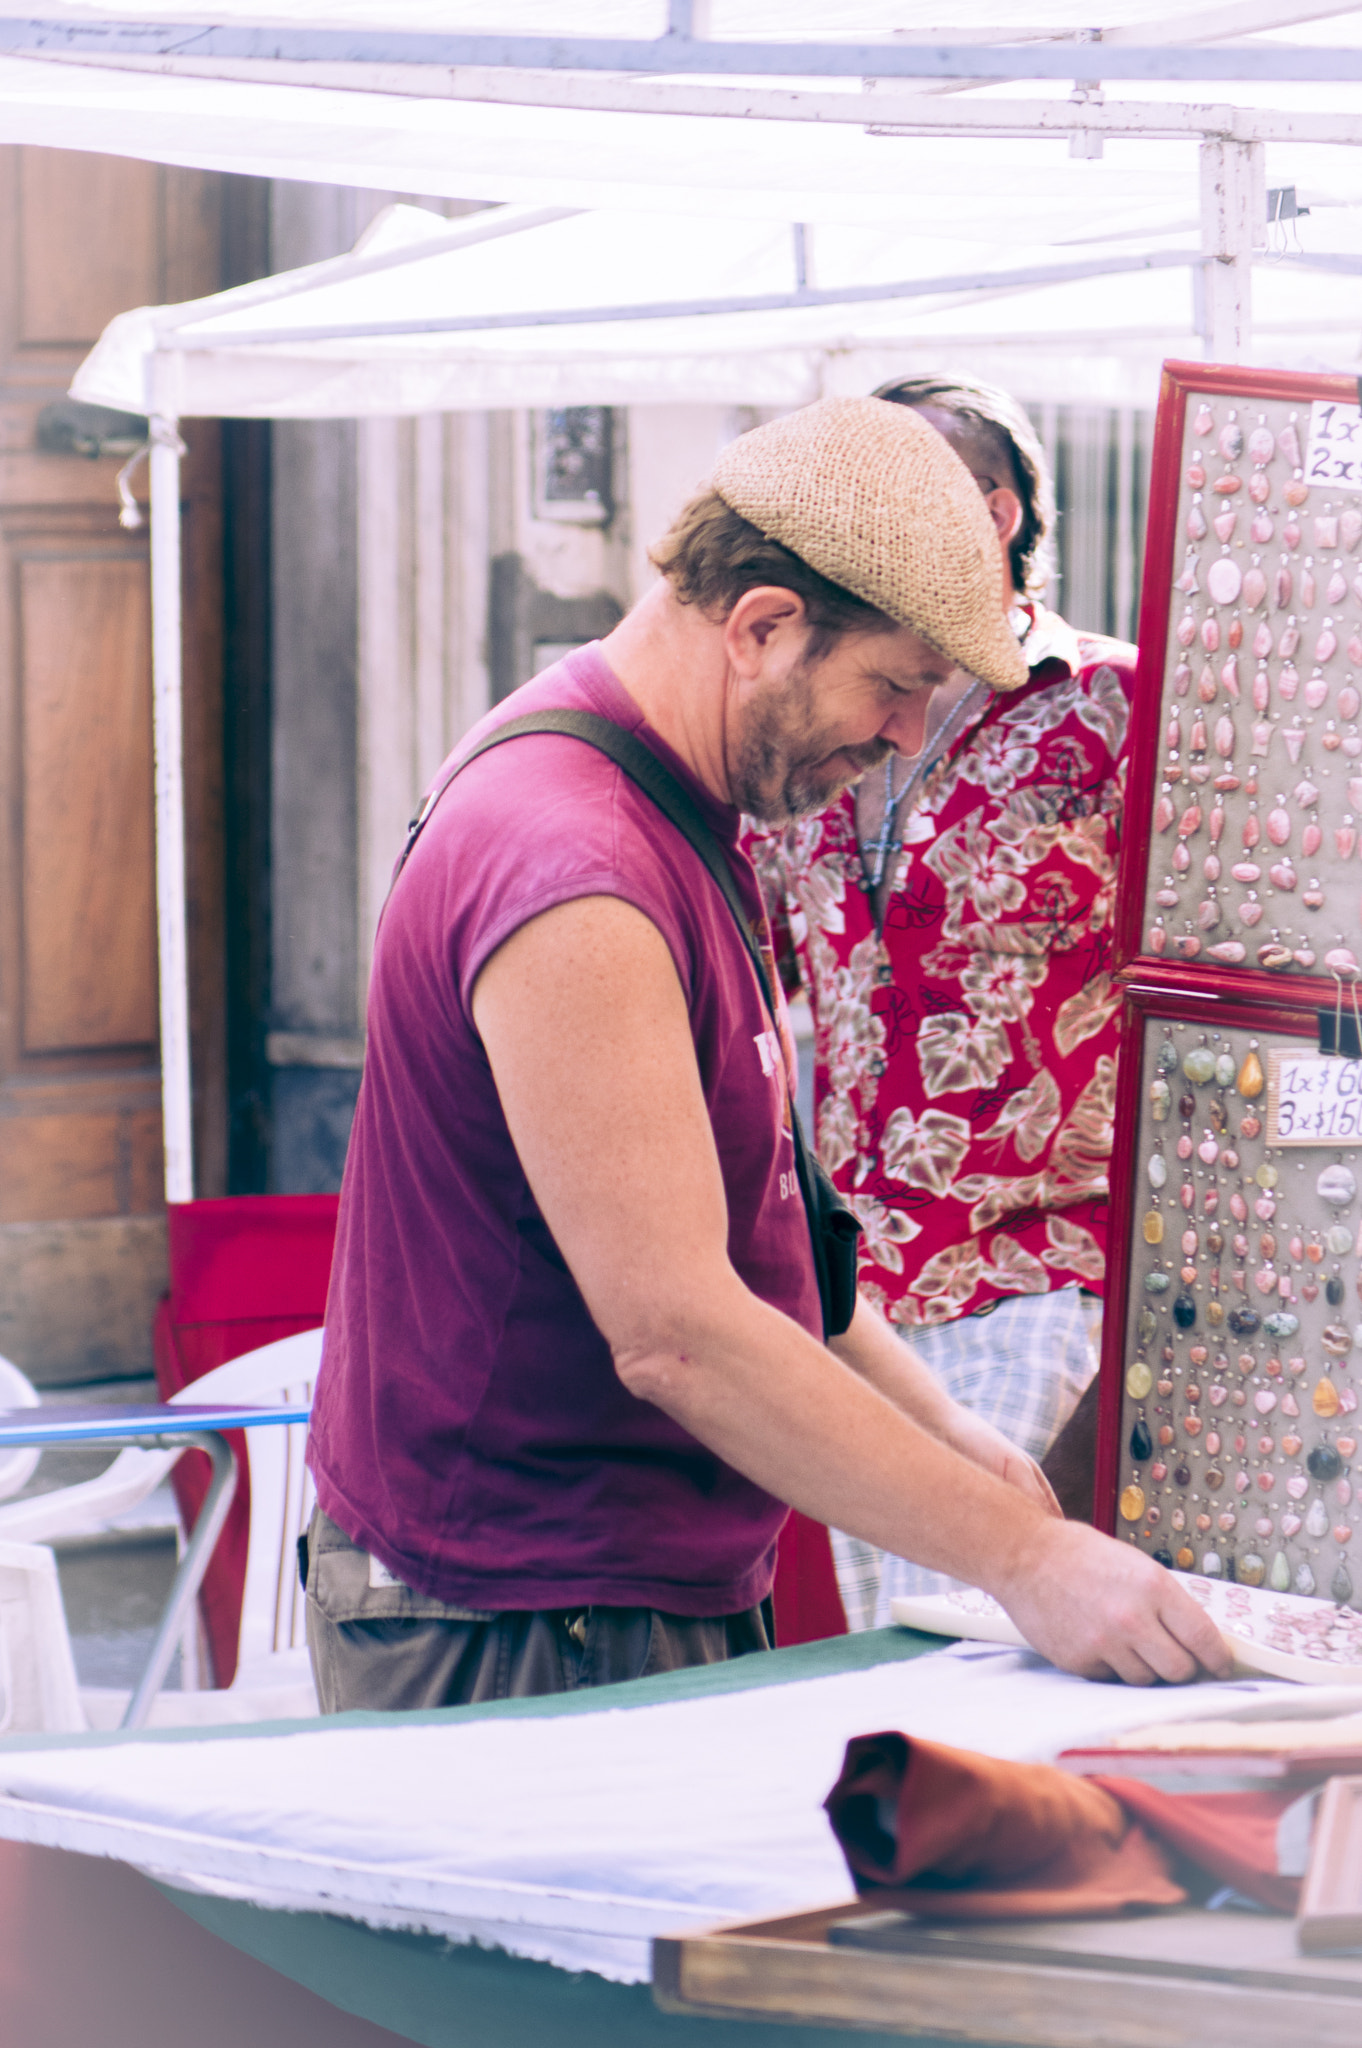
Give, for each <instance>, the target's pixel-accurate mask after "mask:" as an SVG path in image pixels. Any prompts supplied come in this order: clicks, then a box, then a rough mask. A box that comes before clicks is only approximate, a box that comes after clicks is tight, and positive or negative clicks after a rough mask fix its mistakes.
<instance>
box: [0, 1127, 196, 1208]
mask: <svg viewBox="0 0 1362 2048" xmlns="http://www.w3.org/2000/svg"><path fill="white" fill-rule="evenodd" d="M20 1121H22V1129H21V1130H14V1126H15V1125H16V1124H18V1123H19V1122H20ZM12 1130H14V1135H15V1136H16V1137H17V1138H19V1139H20V1140H21V1142H19V1143H16V1144H15V1145H14V1146H13V1147H12V1148H11V1146H10V1144H9V1143H8V1140H9V1137H10V1135H11V1131H12ZM0 1146H3V1147H4V1150H5V1154H6V1160H5V1171H4V1172H3V1173H0V1223H26V1222H28V1221H29V1220H30V1219H31V1218H33V1217H68V1218H71V1219H73V1220H74V1219H77V1218H87V1217H94V1216H136V1215H139V1214H140V1215H146V1214H147V1213H148V1212H150V1211H154V1210H155V1209H157V1208H158V1207H159V1206H160V1200H159V1185H160V1150H161V1112H160V1110H159V1109H156V1108H148V1109H142V1110H135V1109H133V1108H131V1107H124V1108H120V1109H117V1110H113V1111H108V1110H106V1111H104V1112H102V1113H93V1114H87V1115H81V1114H80V1112H79V1111H77V1112H75V1113H74V1114H67V1115H61V1116H26V1117H24V1118H22V1120H20V1119H17V1118H16V1119H0Z"/></svg>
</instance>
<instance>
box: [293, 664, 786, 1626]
mask: <svg viewBox="0 0 1362 2048" xmlns="http://www.w3.org/2000/svg"><path fill="white" fill-rule="evenodd" d="M551 705H552V706H574V707H578V708H580V709H583V710H587V711H595V712H598V713H600V714H601V715H602V716H603V717H606V718H609V719H612V720H613V721H614V723H615V724H617V725H620V726H622V727H624V728H625V730H626V731H630V732H634V733H637V734H638V736H639V737H640V738H641V739H642V740H644V741H645V743H646V744H647V745H648V746H649V747H651V749H652V750H653V752H654V753H655V754H657V755H658V757H659V758H660V759H661V760H662V762H663V763H664V765H665V766H666V767H667V768H669V769H670V770H671V772H672V773H673V774H674V775H675V776H676V777H677V778H678V779H679V780H680V781H681V782H682V783H683V784H684V785H685V786H686V788H687V789H688V790H689V791H690V793H691V795H692V796H693V797H694V798H695V800H696V802H697V803H698V804H699V806H700V808H701V810H702V811H703V813H704V815H705V818H706V820H707V821H708V822H709V823H710V825H711V826H712V827H713V829H714V831H715V832H716V834H717V835H718V837H719V839H720V841H721V843H722V845H723V847H724V850H725V853H726V854H727V857H728V859H729V861H730V863H731V865H732V868H733V872H734V875H735V877H736V879H737V881H738V885H739V888H740V890H741V892H742V895H743V900H744V901H745V902H746V903H747V904H748V906H749V909H750V915H751V919H752V924H753V928H754V930H757V929H759V928H760V927H761V923H762V911H761V900H760V897H759V894H758V890H757V884H756V879H755V877H754V875H753V873H752V870H751V868H750V866H749V865H748V862H747V860H746V858H745V857H744V855H743V854H742V853H741V852H740V851H739V849H738V845H737V831H738V822H739V821H738V813H737V812H736V811H734V810H732V809H730V808H729V807H728V806H726V805H722V804H719V803H717V802H716V801H715V799H714V798H713V797H712V796H710V795H709V794H708V793H707V792H706V791H705V790H704V789H703V788H702V786H701V785H700V784H699V783H698V782H697V781H696V780H695V778H694V777H693V776H692V775H691V774H690V773H689V772H688V771H687V769H686V768H685V767H684V766H683V765H682V763H681V762H680V761H679V760H678V759H677V757H676V755H675V754H674V753H673V752H672V751H671V749H670V748H669V747H668V746H667V745H666V743H665V742H664V741H663V740H662V739H661V738H660V737H659V736H658V735H657V734H656V733H655V732H654V731H653V730H652V728H651V727H650V726H649V725H648V724H647V722H646V720H645V719H644V718H643V716H642V713H641V712H640V710H639V708H638V706H637V705H636V704H635V703H634V701H633V699H632V698H631V697H630V696H629V695H628V693H627V692H626V691H625V689H624V688H623V686H622V685H621V684H620V683H619V681H618V680H617V678H616V677H615V676H614V674H613V673H612V672H611V670H610V668H609V666H608V665H607V663H606V661H605V658H604V656H603V655H602V654H601V652H600V650H599V648H598V647H594V646H593V647H589V648H584V649H582V650H581V651H580V652H578V653H576V654H573V655H571V656H570V657H569V658H568V659H567V660H566V661H564V662H560V663H559V664H557V666H555V667H554V668H551V669H549V670H548V671H547V672H546V673H545V674H544V675H542V676H539V677H538V678H536V680H535V681H534V682H532V683H529V684H527V685H526V686H525V687H524V688H523V689H521V690H518V691H517V692H516V694H515V696H514V698H512V699H511V700H510V701H509V702H508V703H505V704H502V705H499V706H498V707H497V709H496V710H495V711H494V712H492V713H491V715H490V716H489V717H488V718H486V719H485V720H484V721H483V722H482V724H481V725H479V726H478V727H477V728H476V730H475V731H474V733H473V734H471V735H470V737H469V742H468V743H467V744H471V742H472V741H473V740H475V739H477V738H479V737H480V736H481V735H482V734H483V733H484V732H487V731H490V730H492V729H494V728H495V727H496V726H497V725H499V724H501V723H502V722H504V721H505V720H506V719H507V718H512V717H517V716H520V715H522V714H524V713H526V712H530V711H538V710H543V709H546V708H548V707H549V706H551ZM578 896H619V897H622V898H623V899H624V900H625V901H626V902H628V903H632V904H634V905H636V906H637V908H638V909H640V910H641V911H642V912H643V913H644V915H645V916H647V917H648V918H650V919H651V920H652V922H653V923H654V924H655V925H656V926H657V928H658V930H659V931H660V932H661V933H662V936H663V937H664V939H665V940H666V942H667V945H668V947H669V949H670V951H671V955H672V959H673V961H674V962H675V965H676V972H677V974H678V976H679V977H680V980H681V986H682V988H683V990H684V992H685V997H686V1003H687V1006H688V1010H689V1014H690V1023H691V1030H692V1033H693V1035H694V1040H695V1053H696V1059H697V1062H698V1064H699V1069H700V1077H701V1081H702V1084H703V1087H704V1095H705V1101H706V1104H707V1105H708V1109H709V1114H710V1119H711V1122H712V1125H713V1129H714V1138H715V1144H716V1146H717V1149H718V1154H719V1160H720V1164H721V1166H722V1170H723V1179H724V1187H725V1191H726V1194H727V1198H728V1213H729V1232H728V1250H729V1256H730V1258H731V1259H732V1262H733V1265H734V1267H735V1269H736V1271H737V1272H738V1274H739V1275H740V1276H741V1278H742V1279H743V1280H744V1281H745V1282H746V1283H747V1285H748V1286H749V1287H750V1288H751V1289H752V1291H753V1293H754V1294H756V1295H758V1296H759V1297H760V1298H761V1299H762V1300H763V1301H765V1302H769V1303H770V1304H771V1305H772V1306H773V1307H775V1308H778V1309H781V1310H783V1311H784V1312H785V1313H786V1314H787V1315H789V1316H790V1317H792V1318H793V1320H794V1321H795V1322H797V1323H798V1324H800V1325H801V1326H802V1327H803V1328H804V1329H806V1330H808V1331H810V1332H812V1333H813V1334H814V1335H816V1336H817V1335H821V1332H822V1322H821V1316H820V1311H819V1303H818V1289H817V1284H816V1281H815V1278H814V1271H813V1259H812V1254H811V1251H810V1246H809V1234H808V1225H807V1222H806V1220H805V1214H804V1208H803V1204H802V1202H801V1200H800V1196H799V1191H798V1186H797V1183H796V1179H795V1168H794V1149H793V1143H792V1140H791V1136H790V1128H789V1114H788V1094H787V1087H788V1065H789V1050H788V1036H787V1034H785V1033H784V1031H783V1022H784V1020H783V1018H782V1020H781V1026H782V1028H781V1031H780V1033H777V1032H773V1030H772V1027H771V1020H770V1018H769V1017H768V1016H767V1014H766V1012H765V1008H764V1006H763V1003H762V1000H761V995H760V991H759V989H758V986H757V981H756V977H755V975H754V973H753V970H752V965H751V962H750V960H749V959H748V957H747V955H746V952H745V950H744V948H743V944H742V941H741V938H740V937H739V934H738V931H737V928H736V926H735V925H734V922H733V917H732V913H731V911H730V910H729V908H728V906H727V904H726V903H725V901H724V899H723V897H722V896H721V895H720V893H719V890H718V888H717V887H716V885H715V883H714V880H713V878H712V877H711V876H710V875H709V874H708V873H707V871H706V870H705V868H704V867H703V865H702V864H701V862H700V859H699V857H698V856H697V855H696V853H695V852H694V851H693V849H692V848H691V847H690V845H689V844H688V843H687V842H686V841H685V840H684V839H683V838H682V837H681V835H680V834H679V833H678V832H677V831H676V830H675V828H674V827H673V826H672V825H670V824H669V823H668V822H667V821H666V819H665V818H663V816H662V815H661V813H660V812H659V811H658V810H657V809H656V807H655V806H654V805H653V803H652V802H651V801H650V800H649V798H647V797H646V796H644V794H643V793H642V791H641V790H639V789H638V788H637V786H636V785H635V784H634V783H632V782H630V781H629V779H628V777H627V776H625V775H624V774H623V773H622V772H621V770H620V769H618V768H617V767H615V765H614V763H613V762H611V761H609V760H608V759H607V758H606V757H605V756H604V755H603V754H600V753H598V752H597V751H596V750H595V749H594V748H592V747H588V746H585V745H583V743H582V742H581V741H579V740H574V739H568V738H564V737H561V736H559V735H539V734H535V735H531V736H530V737H528V738H525V739H517V740H512V741H509V742H508V743H507V744H506V745H505V746H503V747H499V748H495V749H494V750H493V751H492V752H491V753H490V754H486V755H484V756H483V757H482V758H481V759H479V760H478V761H475V762H474V763H473V764H472V766H471V767H469V768H468V769H467V770H465V772H464V773H463V774H462V775H460V776H459V778H458V780H457V781H456V782H455V783H454V785H453V787H452V788H451V789H450V790H449V791H448V792H447V794H446V795H445V796H444V797H442V799H441V801H440V803H439V804H438V805H437V806H436V809H435V811H434V813H433V815H432V817H431V820H430V822H429V824H428V825H427V826H426V829H425V831H424V833H423V834H422V837H421V839H420V840H419V842H418V844H417V846H416V849H415V851H414V852H413V854H412V857H411V860H410V861H409V862H408V864H407V867H406V869H405V870H404V872H403V874H402V876H401V878H400V880H399V882H398V884H397V887H396V888H395V890H394V892H393V895H392V897H391V899H390V901H389V903H388V906H387V909H386V910H385V911H384V914H383V918H382V921H381V924H380V927H379V933H378V939H377V944H376V947H375V953H374V965H373V976H372V980H371V983H370V991H369V1017H368V1029H369V1036H368V1050H367V1053H366V1057H365V1065H364V1081H363V1085H362V1087H361V1089H360V1094H359V1102H358V1106H357V1108H356V1111H355V1122H354V1130H353V1134H352V1136H351V1140H350V1151H349V1156H348V1159H347V1161H346V1168H345V1182H344V1186H343V1189H342V1193H341V1205H340V1224H339V1230H338V1233H337V1238H336V1256H335V1265H334V1267H333V1271H332V1279H331V1292H330V1298H329V1300H328V1303H327V1315H326V1341H325V1351H324V1358H323V1363H322V1367H321V1374H320V1378H319V1382H318V1386H317V1398H316V1405H315V1408H314V1410H313V1417H312V1427H311V1432H310V1440H309V1441H310V1451H309V1456H310V1460H311V1464H312V1468H313V1471H314V1473H315V1475H316V1480H317V1492H318V1497H319V1499H320V1501H321V1505H322V1508H323V1509H324V1511H325V1512H326V1513H327V1514H328V1515H330V1516H331V1518H332V1520H333V1521H335V1522H337V1523H338V1524H339V1525H340V1527H341V1528H342V1529H343V1530H345V1532H346V1533H347V1535H349V1536H350V1537H351V1538H352V1539H353V1540H354V1541H355V1542H356V1543H358V1544H359V1545H360V1546H361V1547H362V1548H363V1549H365V1550H367V1551H369V1552H370V1553H371V1555H373V1556H374V1557H376V1558H377V1559H378V1560H379V1561H380V1563H382V1564H383V1565H386V1566H387V1568H388V1569H389V1570H390V1571H391V1572H393V1573H395V1574H396V1576H397V1577H398V1578H399V1579H401V1580H402V1581H403V1582H404V1583H405V1584H406V1585H408V1586H411V1587H413V1588H415V1589H416V1590H417V1591H418V1592H421V1593H424V1594H427V1595H429V1596H431V1597H433V1598H435V1599H437V1600H440V1601H444V1602H446V1603H448V1604H450V1605H453V1606H467V1607H471V1608H490V1609H497V1610H501V1609H527V1608H555V1607H576V1606H614V1607H654V1608H658V1609H660V1610H661V1611H663V1612H664V1613H671V1614H680V1615H720V1614H730V1613H736V1612H738V1611H739V1610H741V1609H743V1608H745V1607H750V1606H753V1605H755V1604H756V1603H757V1602H758V1601H760V1600H761V1599H763V1598H764V1597H765V1595H766V1594H767V1593H768V1592H769V1590H770V1586H771V1578H772V1571H773V1566H774V1557H775V1542H776V1537H777V1534H778V1533H779V1530H780V1526H781V1523H782V1521H783V1520H784V1517H785V1512H786V1511H785V1508H784V1506H783V1505H782V1504H781V1503H780V1502H779V1501H776V1500H774V1499H773V1498H772V1497H771V1495H770V1494H768V1493H765V1492H764V1491H763V1490H762V1489H761V1488H760V1487H758V1486H755V1485H753V1484H752V1483H751V1481H749V1480H747V1479H745V1478H743V1477H742V1476H741V1475H740V1474H739V1473H737V1472H735V1471H733V1470H732V1469H731V1467H729V1466H728V1465H726V1464H724V1462H723V1461H722V1460H721V1459H720V1458H718V1457H716V1456H715V1455H714V1454H713V1453H712V1452H711V1451H708V1450H706V1449H705V1448H704V1446H703V1445H702V1444H700V1443H698V1442H697V1441H696V1440H695V1438H694V1437H692V1436H690V1435H688V1434H687V1432H686V1431H685V1430H684V1429H682V1428H681V1427H680V1426H679V1425H678V1424H677V1423H675V1422H673V1421H671V1420H670V1418H669V1417H668V1416H666V1415H664V1414H663V1412H662V1410H661V1409H660V1408H656V1407H654V1406H653V1405H652V1404H651V1403H650V1402H647V1401H640V1400H637V1399H636V1398H635V1397H634V1396H633V1395H632V1394H630V1393H629V1392H627V1390H626V1389H625V1387H624V1386H623V1384H622V1383H621V1381H620V1379H619V1377H618V1375H617V1374H616V1372H615V1369H614V1365H613V1363H612V1360H611V1356H610V1352H609V1349H608V1347H607V1345H606V1343H605V1340H604V1338H603V1337H602V1336H601V1334H600V1332H599V1330H598V1329H597V1328H596V1326H595V1324H594V1323H593V1322H592V1320H591V1317H590V1316H589V1314H588V1313H587V1309H586V1305H585V1303H584V1302H583V1300H582V1297H581V1294H580V1293H579V1291H578V1289H577V1286H576V1283H575V1282H574V1280H573V1278H572V1275H571V1274H570V1272H569V1271H568V1269H567V1266H566V1264H565V1262H564V1260H563V1257H562V1254H561V1253H560V1252H559V1250H558V1247H557V1245H556V1244H555V1243H554V1241H553V1238H552V1237H551V1236H550V1234H549V1230H548V1227H547V1225H546V1223H545V1221H544V1218H543V1217H542V1215H541V1214H540V1212H539V1209H538V1206H537V1204H536V1202H535V1199H534V1196H533V1195H532V1194H531V1192H530V1189H529V1186H528V1183H527V1182H526V1179H525V1176H524V1173H523V1172H522V1170H521V1166H520V1162H519V1159H518V1158H517V1155H516V1152H515V1148H514V1146H513V1145H512V1143H511V1138H510V1134H509V1132H508V1130H507V1128H506V1122H505V1119H504V1117H503V1115H502V1112H501V1105H500V1102H499V1100H498V1098H497V1092H496V1088H495V1086H494V1084H493V1080H492V1074H491V1069H490V1067H489V1065H488V1061H487V1057H486V1054H485V1053H484V1051H483V1047H482V1043H481V1040H480V1039H479V1037H478V1033H477V1030H476V1028H475V1026H474V1023H473V1016H472V994H473V987H474V983H475V981H476V979H477V976H478V973H479V971H480V969H481V968H482V967H483V966H484V964H485V963H486V961H487V960H488V958H489V957H490V956H491V954H492V953H494V952H495V951H496V949H497V947H498V946H500V945H501V944H502V943H503V942H504V941H505V940H506V939H507V938H508V937H509V936H510V935H511V933H512V932H514V931H515V930H516V929H517V928H518V927H519V926H520V925H522V924H524V923H526V922H527V921H528V920H529V919H530V918H532V917H535V916H537V915H538V914H539V913H540V912H542V911H545V910H548V909H550V908H551V907H552V906H553V905H554V904H558V903H563V902H567V901H569V900H570V899H572V898H574V897H578Z"/></svg>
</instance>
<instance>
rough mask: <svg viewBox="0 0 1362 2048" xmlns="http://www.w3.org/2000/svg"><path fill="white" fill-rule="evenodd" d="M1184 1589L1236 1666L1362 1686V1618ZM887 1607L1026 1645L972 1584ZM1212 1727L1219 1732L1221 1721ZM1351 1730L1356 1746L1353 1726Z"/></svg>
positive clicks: (1234, 1590)
mask: <svg viewBox="0 0 1362 2048" xmlns="http://www.w3.org/2000/svg"><path fill="white" fill-rule="evenodd" d="M1187 1590H1188V1592H1189V1593H1190V1594H1191V1595H1192V1597H1193V1599H1195V1600H1197V1601H1199V1602H1200V1604H1201V1605H1202V1606H1203V1607H1204V1608H1205V1609H1206V1611H1207V1613H1208V1614H1209V1615H1210V1617H1211V1619H1212V1621H1213V1622H1214V1623H1215V1625H1216V1627H1217V1628H1218V1629H1219V1630H1220V1633H1221V1635H1222V1636H1223V1637H1224V1638H1225V1640H1226V1642H1227V1643H1228V1644H1229V1646H1230V1650H1231V1652H1232V1654H1233V1657H1234V1662H1235V1669H1236V1671H1238V1672H1241V1673H1250V1674H1252V1675H1254V1676H1256V1677H1260V1678H1290V1679H1294V1680H1296V1681H1297V1682H1299V1683H1303V1684H1306V1685H1348V1686H1358V1687H1362V1615H1359V1614H1357V1613H1356V1612H1355V1611H1354V1610H1353V1609H1352V1608H1351V1607H1340V1606H1338V1605H1337V1604H1336V1603H1335V1602H1334V1601H1332V1600H1328V1599H1324V1600H1320V1599H1314V1598H1302V1597H1301V1596H1299V1595H1298V1594H1294V1593H1292V1594H1281V1593H1275V1592H1273V1591H1271V1590H1270V1588H1268V1587H1266V1586H1259V1587H1250V1586H1238V1585H1228V1584H1227V1583H1226V1582H1225V1580H1224V1579H1214V1578H1211V1579H1208V1578H1204V1577H1201V1576H1199V1575H1197V1574H1195V1573H1189V1575H1188V1578H1187ZM889 1612H890V1617H891V1619H892V1620H893V1622H894V1623H895V1625H896V1626H897V1627H899V1628H915V1629H919V1630H921V1631H922V1633H923V1634H924V1635H943V1636H955V1637H957V1638H959V1639H960V1640H961V1641H964V1642H982V1643H999V1644H1008V1645H1010V1646H1012V1647H1013V1648H1015V1649H1024V1648H1026V1647H1027V1644H1026V1638H1025V1636H1024V1635H1023V1634H1022V1633H1021V1630H1020V1629H1019V1628H1018V1627H1017V1624H1016V1623H1015V1622H1014V1621H1013V1619H1012V1617H1011V1615H1010V1614H1009V1613H1008V1612H1007V1610H1006V1608H1004V1607H1001V1606H1000V1605H999V1604H998V1602H997V1601H996V1600H994V1599H993V1598H992V1597H991V1596H990V1595H989V1594H987V1593H982V1592H980V1591H978V1589H977V1588H975V1587H972V1586H971V1587H964V1586H962V1587H960V1588H958V1589H956V1590H954V1591H952V1592H948V1593H922V1594H907V1595H902V1596H900V1597H899V1598H897V1599H893V1600H891V1601H890V1603H889ZM1217 1726H1218V1727H1220V1728H1222V1729H1223V1727H1224V1723H1223V1722H1221V1723H1218V1724H1217ZM1350 1735H1351V1739H1352V1741H1353V1742H1354V1743H1355V1742H1356V1740H1357V1736H1356V1731H1355V1729H1353V1728H1352V1724H1350ZM1222 1739H1223V1738H1222ZM1105 1754H1106V1755H1107V1756H1109V1755H1110V1751H1107V1752H1105ZM1108 1768H1110V1765H1108Z"/></svg>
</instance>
